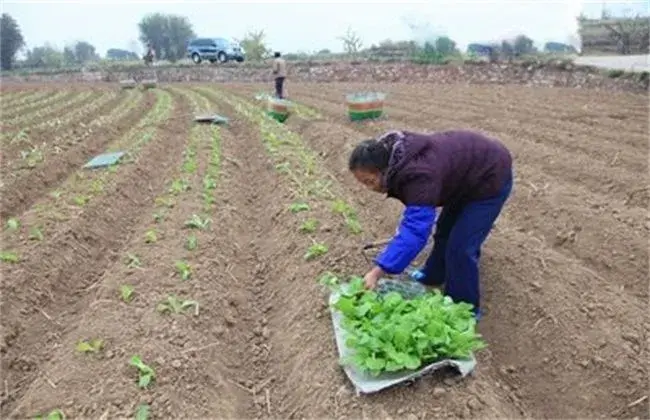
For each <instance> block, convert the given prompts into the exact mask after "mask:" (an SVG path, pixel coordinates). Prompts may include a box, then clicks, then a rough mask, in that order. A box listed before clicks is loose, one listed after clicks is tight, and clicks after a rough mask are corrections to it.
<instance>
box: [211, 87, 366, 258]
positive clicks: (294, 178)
mask: <svg viewBox="0 0 650 420" xmlns="http://www.w3.org/2000/svg"><path fill="white" fill-rule="evenodd" d="M198 89H199V90H201V91H203V92H205V93H206V94H208V95H214V92H212V91H210V90H206V89H205V88H198ZM219 98H221V99H222V100H223V101H225V102H226V103H228V104H229V105H231V106H232V107H234V108H235V110H236V111H237V112H239V113H240V114H242V115H243V116H245V117H246V118H247V119H248V120H250V121H251V122H253V123H255V124H256V125H258V126H259V128H260V130H261V137H262V142H263V144H264V146H265V148H266V150H267V152H268V153H269V155H270V156H271V157H272V158H273V160H274V162H275V169H276V170H277V171H278V172H279V173H281V174H282V175H283V176H285V177H286V178H288V179H289V180H290V181H291V183H292V184H293V186H294V188H293V191H294V199H295V201H294V203H293V204H291V206H290V207H289V210H290V211H291V212H292V213H295V214H298V213H300V214H301V215H302V217H301V220H300V224H299V227H298V229H299V231H300V232H301V233H304V234H309V235H311V234H314V233H316V231H317V230H318V228H319V227H320V222H319V221H318V220H317V219H316V218H314V217H312V216H311V215H310V210H312V208H311V207H312V204H316V202H318V201H324V202H326V203H327V204H328V205H329V206H330V209H331V211H332V212H333V213H335V214H337V215H339V216H340V220H341V222H342V224H343V225H344V226H345V229H346V230H347V232H349V233H351V234H359V233H361V232H362V227H361V224H360V222H359V218H358V216H357V212H356V210H355V209H354V208H353V207H352V206H350V205H349V204H348V203H347V202H346V201H345V200H343V199H341V198H338V197H337V196H336V195H335V194H334V193H333V192H332V181H331V180H330V178H331V177H330V176H329V175H328V174H326V173H325V172H324V171H323V170H322V168H320V167H319V164H318V159H317V157H316V155H315V154H314V153H313V151H311V150H310V149H309V148H308V147H307V146H306V145H305V144H304V142H303V141H302V139H301V138H300V136H299V135H298V134H296V133H294V132H293V131H291V130H290V129H288V128H287V127H286V126H284V125H283V124H280V123H278V122H276V121H275V120H273V119H271V118H269V117H268V116H267V115H266V114H265V112H264V111H262V110H261V109H259V108H258V107H256V106H254V105H252V104H250V103H248V102H246V101H244V100H241V99H238V98H234V97H231V96H228V95H222V94H220V95H219ZM328 250H329V247H328V245H326V244H324V243H320V242H316V241H315V240H312V245H311V246H310V247H309V248H308V249H307V250H306V252H305V254H304V259H305V260H313V259H316V258H318V257H320V256H322V255H324V254H326V253H327V252H328Z"/></svg>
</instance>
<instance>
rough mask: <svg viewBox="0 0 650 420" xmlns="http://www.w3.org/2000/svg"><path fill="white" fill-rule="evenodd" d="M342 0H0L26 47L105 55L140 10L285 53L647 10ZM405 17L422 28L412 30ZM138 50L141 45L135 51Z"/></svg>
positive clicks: (487, 37)
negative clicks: (76, 47)
mask: <svg viewBox="0 0 650 420" xmlns="http://www.w3.org/2000/svg"><path fill="white" fill-rule="evenodd" d="M369 3H371V2H370V1H366V2H357V3H347V2H343V1H330V2H328V3H323V2H316V1H309V0H303V1H295V2H293V3H288V2H273V1H257V2H247V1H243V0H240V1H231V2H220V1H204V2H197V1H183V2H178V1H176V2H173V1H160V0H159V1H130V2H129V1H113V2H109V1H95V0H77V1H63V0H59V1H47V0H41V1H32V0H19V1H16V0H2V5H1V6H0V7H2V9H3V10H2V11H3V12H4V13H9V14H10V15H12V16H13V17H14V18H15V19H16V20H17V22H18V24H19V25H20V27H21V29H22V31H23V36H24V38H25V41H26V43H27V46H28V47H33V46H37V45H42V44H44V43H46V42H49V43H51V44H53V45H55V46H57V47H59V48H62V47H63V46H65V45H66V44H67V43H72V42H74V41H75V40H85V41H88V42H90V43H92V44H93V45H95V47H96V48H97V50H98V52H99V53H100V54H105V52H106V50H107V49H108V48H124V49H130V50H133V49H134V48H133V47H134V44H135V42H136V41H137V39H138V29H137V23H138V21H139V20H140V19H141V18H142V16H144V15H145V14H147V13H152V12H162V13H174V14H180V15H183V16H186V17H188V18H189V19H190V21H191V22H192V24H193V25H194V30H195V32H196V33H197V34H198V35H199V36H223V37H227V38H239V37H242V36H243V35H245V34H246V32H247V31H250V30H259V29H263V30H264V31H265V33H266V34H267V41H268V43H269V44H270V46H271V48H272V49H274V50H280V51H285V52H292V51H294V52H295V51H309V52H311V51H315V50H318V49H322V48H329V49H330V50H333V51H340V50H341V49H342V46H341V42H340V40H338V39H337V37H339V36H341V35H343V34H344V33H345V31H346V29H347V28H348V27H351V28H352V29H354V30H355V31H356V32H357V33H358V35H359V36H360V37H361V39H362V40H363V42H364V44H365V45H370V44H372V43H378V42H380V41H382V40H384V39H387V38H390V39H393V40H401V39H416V38H417V39H419V40H422V39H423V38H426V37H430V36H432V35H439V34H444V35H449V36H451V37H452V38H453V39H454V40H456V41H457V42H458V43H459V44H460V46H462V47H465V46H466V44H468V43H470V42H475V41H479V42H485V41H491V40H497V39H503V38H505V37H509V36H513V35H516V34H518V33H525V34H527V35H529V36H530V37H532V38H534V39H535V40H536V41H537V42H539V43H543V42H545V41H548V40H557V41H561V42H566V41H567V40H569V39H570V36H571V35H572V34H575V31H576V27H575V16H577V15H578V14H580V13H581V12H582V13H585V14H587V15H588V16H593V17H598V16H599V15H600V12H601V10H602V8H603V5H605V7H607V8H608V9H609V10H610V11H612V12H613V13H621V12H622V11H624V10H625V9H629V10H630V12H632V13H637V12H638V13H646V14H647V13H648V7H649V6H648V4H650V2H649V1H648V0H644V1H639V0H629V1H620V0H619V1H596V2H587V1H586V0H556V1H546V0H537V1H535V0H532V1H524V0H520V1H512V0H510V1H508V0H483V1H480V0H474V1H462V0H457V1H447V0H444V1H443V0H428V1H411V2H409V1H402V2H399V3H387V2H381V1H378V0H375V1H374V2H373V3H374V5H370V4H369ZM408 23H415V24H416V25H418V26H419V27H420V28H424V29H421V30H419V31H416V32H414V31H413V30H411V29H409V25H408ZM137 52H141V51H137Z"/></svg>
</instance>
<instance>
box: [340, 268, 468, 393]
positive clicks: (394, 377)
mask: <svg viewBox="0 0 650 420" xmlns="http://www.w3.org/2000/svg"><path fill="white" fill-rule="evenodd" d="M377 291H378V292H379V293H388V292H391V291H395V292H398V293H400V294H401V295H402V296H404V298H407V299H408V298H412V297H415V296H417V295H419V294H422V293H424V292H425V291H426V290H425V288H424V286H422V285H421V284H419V283H416V282H414V281H411V280H393V279H381V280H380V281H379V284H378V286H377ZM338 298H339V294H338V293H336V292H335V293H332V294H331V295H330V298H329V303H330V312H331V314H332V323H333V325H334V337H335V339H336V347H337V349H338V353H339V357H341V358H347V357H348V356H350V355H351V350H350V349H348V348H347V346H346V345H345V341H346V339H347V334H346V332H345V330H344V329H343V327H342V326H341V322H342V320H343V316H342V315H341V313H340V312H339V311H337V310H336V309H334V307H333V306H332V305H333V304H334V303H336V301H337V300H338ZM445 367H452V368H455V369H456V370H458V372H459V373H460V374H461V376H462V377H465V376H467V375H468V374H470V373H471V372H472V371H473V370H474V368H475V367H476V358H475V357H474V356H473V355H472V357H471V358H470V359H468V360H454V359H443V360H439V361H437V362H434V363H431V364H429V365H427V366H425V367H423V368H422V369H419V370H416V371H402V372H394V373H384V374H381V375H379V376H377V377H374V376H371V375H369V374H367V373H365V372H362V371H359V370H357V369H355V368H354V367H353V366H344V367H343V370H344V371H345V374H346V375H347V377H348V378H349V379H350V381H351V382H352V384H353V385H354V387H355V389H356V392H357V395H361V394H372V393H375V392H378V391H381V390H383V389H386V388H389V387H392V386H394V385H397V384H399V383H403V382H409V381H413V380H415V379H417V378H419V377H421V376H423V375H426V374H427V373H430V372H433V371H435V370H439V369H442V368H445Z"/></svg>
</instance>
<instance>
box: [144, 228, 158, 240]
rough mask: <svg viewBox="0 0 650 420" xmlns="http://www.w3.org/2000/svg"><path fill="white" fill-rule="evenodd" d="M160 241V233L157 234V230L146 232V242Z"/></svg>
mask: <svg viewBox="0 0 650 420" xmlns="http://www.w3.org/2000/svg"><path fill="white" fill-rule="evenodd" d="M156 241H158V235H157V234H156V231H155V230H154V229H150V230H148V231H146V232H145V234H144V242H145V243H148V244H153V243H156Z"/></svg>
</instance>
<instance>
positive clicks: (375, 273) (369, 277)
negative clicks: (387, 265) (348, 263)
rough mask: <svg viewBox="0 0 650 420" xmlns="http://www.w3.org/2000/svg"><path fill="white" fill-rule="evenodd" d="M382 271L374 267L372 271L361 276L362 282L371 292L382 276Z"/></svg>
mask: <svg viewBox="0 0 650 420" xmlns="http://www.w3.org/2000/svg"><path fill="white" fill-rule="evenodd" d="M384 274H385V273H384V270H382V269H381V267H379V266H375V267H374V268H373V269H372V270H370V271H368V272H367V273H366V275H365V276H363V282H364V284H365V285H366V288H367V289H370V290H373V289H374V288H375V287H377V283H378V282H379V279H380V278H381V277H382V276H383V275H384Z"/></svg>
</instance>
